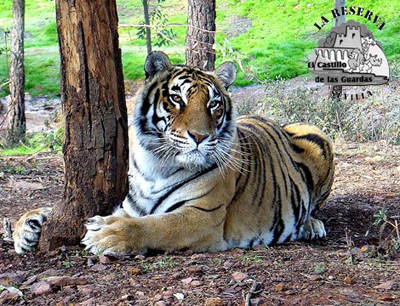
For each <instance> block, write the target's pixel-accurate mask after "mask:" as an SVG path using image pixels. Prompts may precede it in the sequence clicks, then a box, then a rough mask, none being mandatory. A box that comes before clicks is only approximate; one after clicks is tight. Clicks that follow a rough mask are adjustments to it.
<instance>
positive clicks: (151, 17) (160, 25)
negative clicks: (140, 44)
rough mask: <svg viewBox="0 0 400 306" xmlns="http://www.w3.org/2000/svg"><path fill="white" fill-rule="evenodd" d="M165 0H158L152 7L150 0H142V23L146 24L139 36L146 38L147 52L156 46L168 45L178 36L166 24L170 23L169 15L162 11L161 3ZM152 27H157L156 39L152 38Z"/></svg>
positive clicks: (141, 28) (140, 30)
mask: <svg viewBox="0 0 400 306" xmlns="http://www.w3.org/2000/svg"><path fill="white" fill-rule="evenodd" d="M162 2H165V0H157V4H156V5H154V6H152V7H150V6H149V4H150V0H142V4H143V16H144V20H143V21H141V22H140V24H143V25H145V26H144V27H140V28H139V29H138V32H137V34H138V37H139V38H141V39H143V38H146V47H147V54H149V53H150V52H151V50H152V44H153V43H154V46H157V47H161V46H167V45H169V43H170V42H172V41H173V39H174V38H175V37H176V36H177V35H176V34H175V33H174V31H173V30H172V29H167V28H166V27H165V25H166V24H167V23H168V17H167V15H166V14H164V13H163V12H162V8H161V3H162ZM151 27H153V28H154V29H155V31H154V32H155V41H154V42H153V41H152V38H151Z"/></svg>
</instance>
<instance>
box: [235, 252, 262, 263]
mask: <svg viewBox="0 0 400 306" xmlns="http://www.w3.org/2000/svg"><path fill="white" fill-rule="evenodd" d="M240 260H241V261H244V262H257V263H260V262H262V261H263V260H262V258H261V257H260V256H258V255H257V254H253V255H250V254H246V255H243V256H242V257H241V258H240Z"/></svg>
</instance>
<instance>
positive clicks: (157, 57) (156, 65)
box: [144, 51, 172, 81]
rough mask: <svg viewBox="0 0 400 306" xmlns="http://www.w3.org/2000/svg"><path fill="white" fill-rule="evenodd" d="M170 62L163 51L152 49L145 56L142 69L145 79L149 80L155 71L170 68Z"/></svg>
mask: <svg viewBox="0 0 400 306" xmlns="http://www.w3.org/2000/svg"><path fill="white" fill-rule="evenodd" d="M171 67H172V65H171V62H170V60H169V58H168V55H166V54H165V53H164V52H161V51H153V52H150V53H149V54H148V55H147V57H146V62H145V64H144V71H145V73H146V81H150V80H151V79H152V78H153V77H154V76H155V75H156V74H157V73H159V72H161V71H164V70H167V69H169V68H171Z"/></svg>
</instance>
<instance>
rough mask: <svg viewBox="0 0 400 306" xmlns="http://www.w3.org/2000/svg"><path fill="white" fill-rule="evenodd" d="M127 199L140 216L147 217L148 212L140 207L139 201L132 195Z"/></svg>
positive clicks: (129, 194)
mask: <svg viewBox="0 0 400 306" xmlns="http://www.w3.org/2000/svg"><path fill="white" fill-rule="evenodd" d="M126 198H127V199H128V201H129V203H131V205H130V206H131V207H132V208H133V209H134V210H135V211H136V212H137V213H138V215H139V216H145V215H147V213H146V211H145V210H144V209H143V208H142V207H140V206H139V205H138V203H137V201H136V200H135V199H134V198H133V196H132V194H131V193H128V195H127V196H126Z"/></svg>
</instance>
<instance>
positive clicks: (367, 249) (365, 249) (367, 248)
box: [361, 245, 370, 253]
mask: <svg viewBox="0 0 400 306" xmlns="http://www.w3.org/2000/svg"><path fill="white" fill-rule="evenodd" d="M369 250H370V247H369V246H368V245H364V246H362V247H361V252H363V253H367V252H368V251H369Z"/></svg>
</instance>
